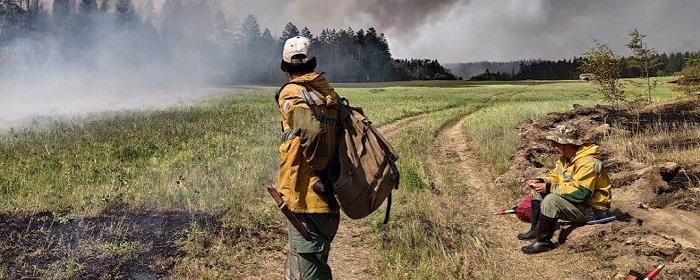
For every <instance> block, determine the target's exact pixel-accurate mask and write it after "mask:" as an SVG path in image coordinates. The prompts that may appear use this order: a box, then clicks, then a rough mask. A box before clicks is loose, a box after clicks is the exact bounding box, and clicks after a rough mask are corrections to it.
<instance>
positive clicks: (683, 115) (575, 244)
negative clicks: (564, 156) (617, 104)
mask: <svg viewBox="0 0 700 280" xmlns="http://www.w3.org/2000/svg"><path fill="white" fill-rule="evenodd" d="M698 108H700V101H698V100H684V101H678V102H673V103H668V104H663V105H660V106H655V107H650V108H646V109H635V110H632V109H618V110H614V109H613V108H611V107H608V106H596V107H582V106H574V109H573V110H571V111H568V112H564V113H552V114H549V115H547V116H546V117H545V118H543V119H540V120H530V121H527V122H525V123H523V124H522V125H521V126H520V127H519V141H520V147H519V148H518V151H517V152H516V154H515V155H514V157H513V158H512V161H511V167H510V169H509V171H508V172H507V173H505V174H503V175H502V176H500V177H499V178H498V179H497V183H498V184H500V185H501V186H514V185H516V184H517V183H520V182H521V181H522V180H524V179H525V178H531V177H533V176H538V175H541V174H543V173H544V172H546V171H547V169H548V167H551V166H552V163H553V160H552V158H551V157H550V156H549V155H551V151H550V148H549V147H548V146H547V141H546V139H545V138H544V137H545V136H546V134H547V132H548V131H549V130H550V129H551V128H553V127H554V126H556V125H558V124H573V125H575V126H577V127H578V128H579V130H580V131H581V132H582V133H583V135H582V136H583V138H585V139H587V140H588V141H590V142H593V143H601V142H603V143H604V141H605V140H606V138H607V137H609V136H611V135H635V134H638V133H644V132H647V131H651V130H653V129H655V128H658V127H660V126H661V127H663V128H664V129H665V131H667V132H668V133H674V131H678V132H681V131H683V130H688V129H689V128H697V127H698V126H700V111H699V110H698ZM686 138H687V137H686ZM645 143H646V145H648V147H649V148H651V150H655V151H659V150H664V149H669V148H671V146H673V147H674V148H676V149H681V150H682V149H684V148H688V149H690V148H693V145H694V143H697V139H683V138H682V137H681V138H676V139H674V140H673V143H672V144H669V143H668V142H662V141H661V142H659V141H657V142H655V141H653V139H649V141H646V142H645ZM601 148H602V150H603V160H604V163H605V166H606V170H607V171H608V173H609V175H610V177H611V179H612V181H613V186H614V189H613V209H614V211H616V212H617V213H618V214H619V215H622V216H624V217H625V219H623V220H621V221H616V222H613V223H611V224H608V225H604V226H587V227H583V228H579V229H577V230H575V231H574V232H573V233H572V234H571V236H570V238H569V239H568V242H567V243H566V244H565V245H563V247H565V248H568V250H572V251H573V252H587V253H593V254H595V255H596V256H598V258H599V259H600V260H601V263H603V266H601V267H598V268H597V270H610V271H613V272H615V273H617V274H616V275H618V276H622V275H624V274H625V271H628V270H638V271H643V270H644V269H649V268H652V267H654V266H656V265H658V264H659V263H665V264H666V265H667V267H666V268H665V269H664V271H663V273H662V275H663V278H662V279H700V193H699V192H698V187H700V159H697V160H691V161H690V162H691V163H690V164H689V163H686V164H685V165H683V164H679V163H675V162H662V163H658V162H656V163H653V162H643V161H641V160H638V159H635V158H633V157H632V156H630V153H629V152H626V151H618V150H611V149H606V147H605V146H604V145H602V147H601Z"/></svg>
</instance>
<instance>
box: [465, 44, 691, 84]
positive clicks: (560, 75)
mask: <svg viewBox="0 0 700 280" xmlns="http://www.w3.org/2000/svg"><path fill="white" fill-rule="evenodd" d="M697 56H700V51H698V52H689V51H686V52H672V53H669V54H666V53H662V54H654V55H652V56H650V57H649V59H651V60H653V61H655V63H654V65H653V67H652V68H653V69H651V71H650V76H652V77H658V76H668V75H673V74H675V73H678V72H679V71H681V70H682V69H683V68H684V67H685V66H686V65H688V63H689V62H690V61H692V59H693V58H694V57H697ZM637 60H638V59H637V58H635V57H634V56H627V57H620V58H619V63H620V77H621V78H637V77H640V76H642V74H643V73H642V71H643V70H642V68H641V67H639V65H638V63H637ZM518 64H519V65H518V67H513V68H512V69H511V71H495V72H492V71H491V70H490V69H486V70H485V71H484V72H483V73H481V74H479V75H475V76H473V77H472V78H471V80H476V81H484V80H492V81H512V80H576V79H578V78H579V74H582V73H581V71H580V69H581V66H582V65H583V59H582V58H581V57H574V58H572V59H562V60H525V61H520V62H519V63H518ZM516 69H517V70H516Z"/></svg>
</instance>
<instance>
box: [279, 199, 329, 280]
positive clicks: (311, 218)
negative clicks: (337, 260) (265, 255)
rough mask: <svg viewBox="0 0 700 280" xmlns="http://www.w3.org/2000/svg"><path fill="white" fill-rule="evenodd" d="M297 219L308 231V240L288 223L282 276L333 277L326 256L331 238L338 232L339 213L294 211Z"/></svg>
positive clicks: (303, 279)
mask: <svg viewBox="0 0 700 280" xmlns="http://www.w3.org/2000/svg"><path fill="white" fill-rule="evenodd" d="M296 216H297V218H298V219H299V221H301V223H302V224H304V226H306V228H307V229H308V230H309V232H311V240H306V239H304V237H303V236H301V234H300V233H299V232H298V231H297V230H296V229H295V228H294V227H293V226H292V225H291V224H289V226H288V228H289V254H288V255H287V263H286V265H285V270H284V279H287V280H307V279H314V280H315V279H319V280H321V279H324V280H325V279H333V275H332V273H331V267H330V266H329V265H328V256H329V254H330V250H331V242H332V241H333V238H334V237H335V234H336V232H338V225H339V224H340V214H339V213H330V214H299V213H298V214H296Z"/></svg>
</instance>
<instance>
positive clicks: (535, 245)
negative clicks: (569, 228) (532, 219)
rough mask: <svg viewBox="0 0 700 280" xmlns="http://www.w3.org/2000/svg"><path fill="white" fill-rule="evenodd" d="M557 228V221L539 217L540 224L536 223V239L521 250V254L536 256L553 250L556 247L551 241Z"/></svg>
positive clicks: (542, 216)
mask: <svg viewBox="0 0 700 280" xmlns="http://www.w3.org/2000/svg"><path fill="white" fill-rule="evenodd" d="M557 227H558V225H557V219H552V218H550V217H547V216H544V215H541V216H540V222H539V223H537V237H536V238H535V241H534V242H532V244H530V245H527V246H524V247H523V248H521V249H522V251H523V253H525V254H537V253H542V252H547V251H549V250H552V249H554V248H555V247H556V245H555V244H554V243H552V240H551V239H552V236H553V235H554V232H555V231H556V230H557Z"/></svg>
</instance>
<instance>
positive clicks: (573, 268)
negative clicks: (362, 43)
mask: <svg viewBox="0 0 700 280" xmlns="http://www.w3.org/2000/svg"><path fill="white" fill-rule="evenodd" d="M506 98H507V97H506ZM430 114H431V113H422V114H418V115H414V116H409V117H405V118H402V119H399V120H396V121H393V122H391V123H389V124H386V125H384V126H382V127H380V131H381V132H382V133H383V134H384V135H386V136H387V138H388V139H389V141H392V140H393V139H395V138H396V137H397V136H398V135H399V134H400V132H401V130H402V129H403V128H405V126H406V125H407V124H409V123H412V122H414V121H417V120H419V119H421V118H423V117H427V116H429V115H430ZM466 117H468V116H464V118H461V119H458V121H457V122H455V123H448V124H446V125H445V126H444V127H443V128H442V130H441V131H440V132H439V133H438V134H437V135H436V137H435V139H434V147H433V150H432V151H431V153H430V154H431V155H432V156H431V157H430V158H429V160H428V162H427V163H426V164H427V165H428V166H429V170H430V173H431V174H430V176H431V178H430V180H432V181H433V182H434V183H435V184H436V186H435V188H437V189H438V190H445V192H444V194H445V195H447V194H449V193H455V192H454V191H450V190H458V189H460V190H461V189H465V190H466V193H468V197H463V198H455V199H460V200H463V201H464V202H465V203H463V205H462V206H461V207H463V208H461V209H459V210H460V212H461V213H463V214H464V217H466V218H467V220H466V221H464V220H454V221H453V222H454V223H470V224H474V225H477V229H476V230H477V231H478V232H479V233H480V235H481V236H484V237H486V238H487V240H485V244H487V245H486V246H487V249H486V250H487V253H486V256H487V258H488V259H484V260H483V265H481V266H477V267H475V268H473V269H474V270H475V271H474V275H478V276H480V277H479V278H502V277H505V278H506V279H515V278H522V279H533V278H535V277H537V278H541V279H587V278H589V276H591V275H588V276H583V275H581V272H582V271H590V268H591V267H595V265H596V264H597V260H596V259H594V258H592V257H591V256H589V255H584V254H580V253H575V252H572V251H571V250H568V249H564V248H562V249H559V250H554V251H552V252H548V253H544V254H540V255H537V256H526V255H524V254H522V253H521V252H520V247H521V246H523V245H526V244H527V242H521V241H519V240H517V239H516V238H515V236H516V234H517V233H518V232H520V231H524V230H526V229H527V227H528V225H526V224H524V223H520V222H518V221H516V220H515V219H514V218H510V217H498V216H493V215H491V212H492V210H494V209H497V208H500V207H503V206H505V205H508V204H509V203H512V201H508V198H509V197H510V196H509V194H508V192H509V190H506V189H498V188H496V187H495V186H494V184H493V183H492V181H493V174H492V173H491V172H490V171H489V170H488V167H487V166H486V165H484V164H482V163H481V162H480V160H479V159H478V157H477V156H476V154H475V152H474V149H475V147H473V146H472V143H471V141H470V138H469V135H467V133H466V130H465V128H464V121H465V118H466ZM462 193H465V191H462ZM397 207H398V206H397ZM393 222H400V221H393ZM379 238H380V234H378V233H377V232H376V231H374V230H373V229H372V228H370V225H369V224H368V223H367V222H366V221H365V220H359V221H354V220H351V219H348V218H347V217H345V216H343V219H342V221H341V224H340V228H339V230H338V233H337V235H336V239H335V241H334V242H333V248H332V249H331V256H330V260H329V263H330V265H331V267H332V268H333V274H334V278H335V279H341V280H342V279H377V278H378V277H379V276H378V275H377V274H376V271H375V270H374V269H375V267H373V263H375V261H376V260H377V258H378V255H379V250H380V242H381V241H380V240H379ZM465 238H467V237H465ZM279 262H280V265H282V262H283V260H279ZM553 263H554V264H557V265H552V264H553ZM542 268H547V269H546V270H543V269H542ZM272 272H273V271H268V273H270V274H267V276H263V277H262V278H263V279H274V278H276V277H277V276H278V275H279V274H278V273H279V270H274V272H275V274H274V275H272V274H271V273H272Z"/></svg>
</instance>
